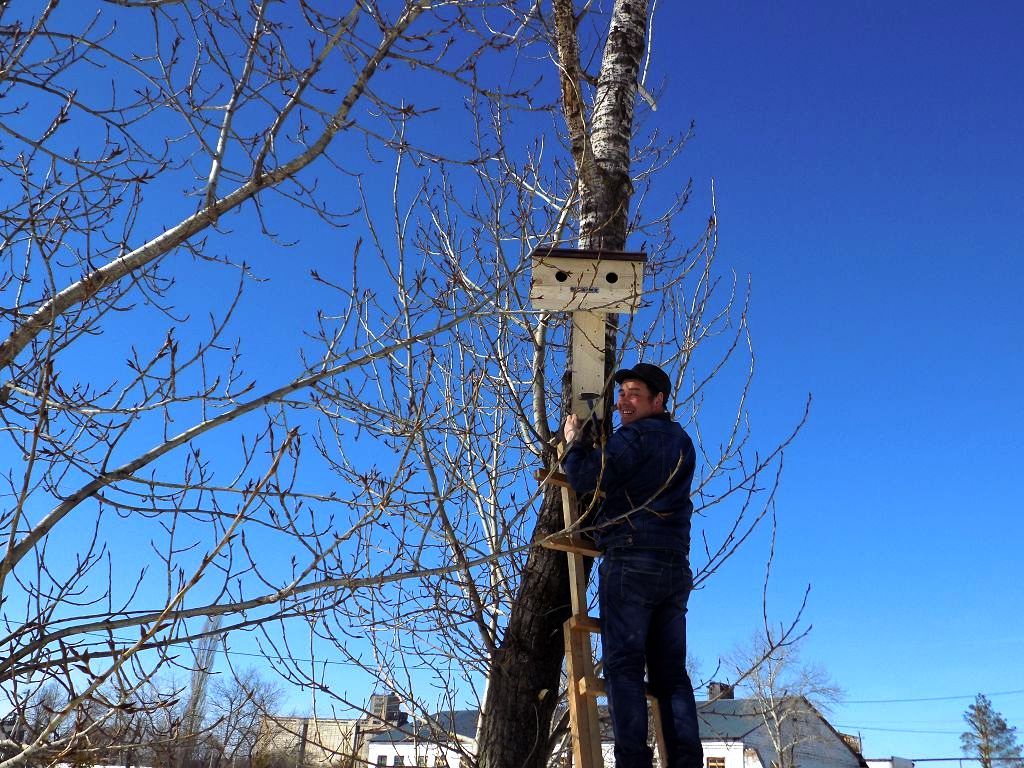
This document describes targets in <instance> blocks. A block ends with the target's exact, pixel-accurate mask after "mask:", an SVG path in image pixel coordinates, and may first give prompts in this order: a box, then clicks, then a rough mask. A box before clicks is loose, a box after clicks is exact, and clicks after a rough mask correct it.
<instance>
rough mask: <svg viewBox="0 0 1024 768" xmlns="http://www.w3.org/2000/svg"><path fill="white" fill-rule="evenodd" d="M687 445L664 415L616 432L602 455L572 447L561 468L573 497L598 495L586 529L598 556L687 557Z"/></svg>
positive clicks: (690, 466) (690, 464)
mask: <svg viewBox="0 0 1024 768" xmlns="http://www.w3.org/2000/svg"><path fill="white" fill-rule="evenodd" d="M696 458H697V456H696V451H695V450H694V448H693V442H692V441H691V440H690V437H689V435H687V434H686V432H685V431H684V430H683V428H682V427H681V426H680V425H679V424H678V423H676V422H675V421H672V418H671V416H669V415H668V414H659V415H657V416H650V417H647V418H644V419H638V420H637V421H634V422H632V423H631V424H627V425H625V426H622V427H620V428H619V429H618V430H617V431H616V432H615V433H613V434H612V436H611V437H610V438H608V442H607V443H606V445H605V446H604V447H603V448H602V449H592V448H588V447H587V446H583V445H580V444H578V443H577V444H576V445H574V446H573V447H572V448H571V449H570V450H569V452H568V453H567V454H566V456H565V458H564V459H563V460H562V467H563V469H564V470H565V474H566V476H567V477H568V478H569V483H570V485H572V487H573V490H574V491H576V493H590V492H593V491H595V490H601V491H603V492H604V496H603V497H602V498H601V500H600V501H599V503H598V505H597V509H596V511H595V512H594V513H591V514H593V515H594V517H593V518H587V519H584V520H583V525H584V526H585V527H586V528H591V529H592V530H593V533H594V538H595V540H596V541H597V546H598V548H599V549H601V550H602V551H607V550H609V549H613V548H615V547H621V546H628V547H650V548H655V549H671V550H675V551H681V552H683V553H684V554H686V555H689V552H690V517H691V515H692V514H693V503H692V502H691V501H690V484H691V483H692V482H693V472H694V467H695V466H696Z"/></svg>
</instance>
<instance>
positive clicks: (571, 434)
mask: <svg viewBox="0 0 1024 768" xmlns="http://www.w3.org/2000/svg"><path fill="white" fill-rule="evenodd" d="M579 433H580V419H579V416H577V415H576V414H575V413H570V414H569V418H567V419H566V420H565V426H564V427H562V436H563V437H564V438H565V443H566V445H571V444H572V442H573V440H575V439H576V437H577V436H578V435H579Z"/></svg>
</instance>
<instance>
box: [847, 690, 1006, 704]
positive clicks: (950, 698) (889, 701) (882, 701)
mask: <svg viewBox="0 0 1024 768" xmlns="http://www.w3.org/2000/svg"><path fill="white" fill-rule="evenodd" d="M1021 693H1024V688H1021V689H1019V690H1016V691H994V692H993V693H982V694H981V695H982V696H987V697H992V696H1013V695H1017V694H1021ZM977 695H978V694H976V693H968V694H960V695H957V696H926V697H921V698H917V699H857V700H854V701H843V702H841V703H842V704H913V703H917V702H921V701H957V700H960V699H973V698H974V697H975V696H977Z"/></svg>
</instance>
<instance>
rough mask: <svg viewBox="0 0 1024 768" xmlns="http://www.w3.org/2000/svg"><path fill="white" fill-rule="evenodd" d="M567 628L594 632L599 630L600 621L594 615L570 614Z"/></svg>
mask: <svg viewBox="0 0 1024 768" xmlns="http://www.w3.org/2000/svg"><path fill="white" fill-rule="evenodd" d="M569 629H572V630H575V631H577V632H593V633H595V634H596V633H598V632H600V631H601V621H600V620H599V619H598V618H597V617H595V616H570V617H569Z"/></svg>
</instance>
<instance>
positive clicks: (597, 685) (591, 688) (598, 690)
mask: <svg viewBox="0 0 1024 768" xmlns="http://www.w3.org/2000/svg"><path fill="white" fill-rule="evenodd" d="M576 688H577V690H578V691H579V692H580V695H582V696H606V695H607V693H606V691H605V689H604V678H603V677H594V676H587V677H581V678H580V681H579V682H578V683H577V684H576ZM644 695H646V696H647V700H648V701H649V702H651V704H654V705H655V706H657V704H658V697H657V696H655V695H654V694H653V693H651V692H650V690H648V691H647V692H646V693H645V694H644Z"/></svg>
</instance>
